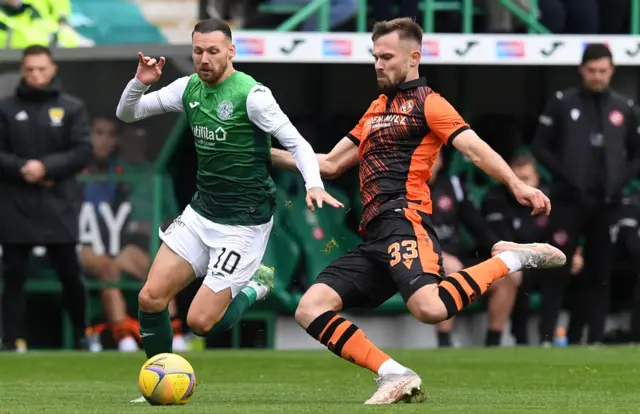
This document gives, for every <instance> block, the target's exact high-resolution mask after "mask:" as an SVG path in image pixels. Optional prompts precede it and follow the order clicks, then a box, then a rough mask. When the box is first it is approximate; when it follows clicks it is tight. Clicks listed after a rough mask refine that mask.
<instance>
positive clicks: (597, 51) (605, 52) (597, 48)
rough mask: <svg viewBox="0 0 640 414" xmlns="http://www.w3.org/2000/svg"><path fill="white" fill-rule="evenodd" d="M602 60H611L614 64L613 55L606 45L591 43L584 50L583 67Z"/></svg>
mask: <svg viewBox="0 0 640 414" xmlns="http://www.w3.org/2000/svg"><path fill="white" fill-rule="evenodd" d="M602 58H609V60H611V63H613V55H612V54H611V50H610V49H609V47H608V46H607V45H605V44H604V43H590V44H588V45H587V47H585V48H584V52H583V53H582V63H581V65H585V64H587V63H589V62H590V61H592V60H598V59H602Z"/></svg>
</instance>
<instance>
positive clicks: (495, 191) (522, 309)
mask: <svg viewBox="0 0 640 414" xmlns="http://www.w3.org/2000/svg"><path fill="white" fill-rule="evenodd" d="M509 166H510V167H511V169H512V170H513V172H514V173H515V174H516V176H518V178H520V179H521V180H522V181H524V182H525V184H527V185H530V186H532V187H535V188H540V189H541V190H542V191H543V192H545V193H547V192H548V191H547V189H546V188H545V187H544V186H542V185H541V182H540V175H539V174H538V171H537V168H536V162H535V159H534V158H533V157H532V156H531V155H529V154H523V155H517V156H515V157H514V158H513V159H512V160H511V161H510V162H509ZM481 211H482V215H483V216H484V218H485V220H486V221H487V223H489V225H490V226H491V228H492V229H493V231H495V232H496V234H497V235H498V237H499V238H500V239H501V240H510V241H514V242H516V243H535V242H538V241H540V240H542V239H543V238H544V237H545V234H546V231H547V226H548V224H549V223H548V221H549V218H548V217H547V216H544V215H538V216H532V215H531V211H530V210H528V209H526V208H522V206H520V204H518V202H517V201H515V200H514V199H513V196H512V195H511V194H510V192H509V189H508V188H507V187H506V186H503V185H499V186H495V187H493V188H491V189H490V190H489V191H488V192H487V194H486V195H485V197H484V199H483V201H482V209H481ZM581 270H582V255H581V251H580V250H579V249H577V250H576V253H575V254H574V256H573V260H572V264H571V274H573V275H576V274H578V273H580V271H581ZM516 282H517V283H518V284H519V288H518V293H517V295H516V300H515V304H514V305H513V311H512V313H511V333H512V334H513V336H514V338H515V341H516V343H517V344H519V345H527V344H528V343H529V339H528V335H527V322H528V315H529V300H530V292H531V291H532V290H533V288H534V286H535V283H533V282H534V280H533V278H532V274H531V273H530V272H526V271H525V272H523V275H522V277H521V279H520V280H516Z"/></svg>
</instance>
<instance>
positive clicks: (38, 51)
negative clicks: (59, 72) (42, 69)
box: [22, 45, 53, 61]
mask: <svg viewBox="0 0 640 414" xmlns="http://www.w3.org/2000/svg"><path fill="white" fill-rule="evenodd" d="M37 55H47V56H49V58H50V59H51V60H53V54H52V53H51V49H49V48H48V47H46V46H42V45H31V46H27V47H26V48H24V50H23V51H22V60H23V61H24V59H25V58H26V57H27V56H37Z"/></svg>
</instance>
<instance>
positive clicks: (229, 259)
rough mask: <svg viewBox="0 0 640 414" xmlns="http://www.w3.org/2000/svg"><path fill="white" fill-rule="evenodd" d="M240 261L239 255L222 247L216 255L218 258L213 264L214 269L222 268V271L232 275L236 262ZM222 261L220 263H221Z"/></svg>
mask: <svg viewBox="0 0 640 414" xmlns="http://www.w3.org/2000/svg"><path fill="white" fill-rule="evenodd" d="M239 262H240V255H239V254H238V253H236V252H234V251H233V250H227V248H226V247H223V248H222V249H221V250H220V254H219V255H218V260H216V263H215V264H214V265H213V268H214V269H215V270H218V269H220V270H222V271H223V272H225V273H227V274H229V275H232V274H233V272H235V270H236V267H238V263H239ZM221 263H222V264H221Z"/></svg>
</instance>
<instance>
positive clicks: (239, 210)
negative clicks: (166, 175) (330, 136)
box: [116, 19, 343, 401]
mask: <svg viewBox="0 0 640 414" xmlns="http://www.w3.org/2000/svg"><path fill="white" fill-rule="evenodd" d="M192 43H193V61H194V64H195V66H196V71H197V73H196V74H193V75H191V76H185V77H182V78H179V79H177V80H176V81H174V82H173V83H171V84H170V85H168V86H166V87H164V88H161V89H160V90H158V91H157V92H152V93H148V94H145V92H147V90H148V89H149V86H150V85H151V84H153V83H155V82H156V81H158V79H159V78H160V76H161V73H162V67H163V65H164V63H165V59H164V58H163V57H161V58H160V59H157V60H156V59H155V58H151V57H148V56H144V55H143V54H142V53H139V54H138V58H139V63H138V69H137V71H136V76H135V78H134V79H132V80H131V81H130V82H129V83H128V84H127V86H126V88H125V90H124V92H123V93H122V97H121V98H120V102H119V104H118V108H117V111H116V113H117V115H118V118H120V119H121V120H123V121H125V122H135V121H138V120H140V119H144V118H147V117H149V116H153V115H158V114H162V113H167V112H184V113H185V114H186V115H187V118H188V120H189V124H190V127H191V129H192V131H193V136H194V139H195V147H196V152H197V157H198V172H197V191H196V193H195V195H194V196H193V199H192V201H191V203H190V205H189V206H187V207H186V208H185V210H184V211H183V212H182V214H181V215H180V216H179V217H178V218H177V219H176V220H175V221H174V222H173V223H172V224H171V225H170V226H169V228H168V229H167V230H166V231H164V232H160V238H161V239H162V241H163V244H162V245H161V247H160V250H159V251H158V254H157V256H156V258H155V260H154V262H153V264H152V266H151V270H150V272H149V276H148V280H147V282H146V283H145V285H144V287H143V288H142V290H141V291H140V295H139V319H140V335H141V337H142V342H143V345H144V348H145V351H146V353H147V356H148V357H149V358H150V357H152V356H153V355H157V354H159V353H163V352H171V339H172V337H173V331H172V330H171V324H170V322H169V315H168V313H167V304H168V303H169V301H170V300H171V299H173V298H174V297H175V296H176V295H177V294H178V292H180V291H181V290H182V289H183V288H184V287H186V286H187V285H188V284H189V283H191V282H192V281H193V280H194V278H196V277H204V281H203V286H202V287H201V288H200V290H199V291H198V293H197V294H196V296H195V298H194V299H193V302H192V304H191V307H190V308H189V312H188V315H187V324H188V325H189V327H190V328H191V329H192V330H193V331H194V332H195V333H197V334H199V335H206V334H208V333H210V332H212V331H213V332H214V333H215V332H217V331H218V330H222V329H228V328H229V327H230V326H231V325H232V324H233V323H234V322H236V321H237V320H239V319H240V318H241V316H242V314H243V313H244V311H245V310H246V309H247V308H248V307H249V306H250V304H251V303H253V302H255V300H257V299H261V298H262V297H264V296H265V295H266V294H267V293H268V292H269V291H270V290H271V288H272V287H273V272H272V271H271V270H270V269H268V268H266V267H265V266H262V265H261V261H262V257H263V255H264V252H265V249H266V246H267V242H268V240H269V233H270V231H271V227H272V224H273V214H274V211H275V208H276V205H275V185H274V183H273V180H272V179H271V177H270V175H269V169H270V167H271V154H270V149H271V141H270V135H272V136H274V137H275V138H276V139H277V140H278V141H279V142H280V143H281V144H282V145H283V146H284V147H285V148H287V150H289V151H290V152H291V154H292V155H293V156H294V158H295V159H296V165H297V166H298V168H299V170H300V172H301V174H302V176H303V177H304V180H305V184H306V189H307V199H306V201H307V205H308V207H309V209H311V210H312V211H313V210H314V208H315V206H314V203H316V204H317V206H318V207H322V205H323V203H326V204H328V205H330V206H333V207H343V205H342V204H341V203H340V202H339V201H337V200H336V199H334V198H333V197H332V196H331V195H329V194H328V193H327V192H325V190H324V186H323V184H322V180H321V178H320V169H319V166H318V161H317V158H316V155H315V153H314V151H313V149H312V148H311V145H309V143H308V142H307V141H306V140H305V139H304V138H303V137H302V136H301V135H300V133H299V132H298V130H297V129H296V128H295V127H294V126H293V125H292V124H291V122H290V121H289V119H288V117H287V116H286V115H285V114H284V113H283V112H282V110H281V109H280V107H279V106H278V103H277V102H276V100H275V99H274V97H273V95H272V94H271V91H270V90H269V89H268V88H267V87H266V86H264V85H261V84H260V83H259V82H257V81H256V80H254V79H253V78H252V77H251V76H249V75H247V74H245V73H242V72H239V71H237V70H235V69H234V67H233V64H232V62H231V60H232V59H233V57H234V56H235V46H234V45H233V43H232V35H231V29H230V28H229V26H228V25H227V24H226V23H225V22H223V21H221V20H217V19H209V20H204V21H202V22H200V23H198V24H197V25H196V26H195V28H194V31H193V35H192ZM214 326H215V327H214ZM134 401H135V400H134ZM142 401H144V400H142Z"/></svg>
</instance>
